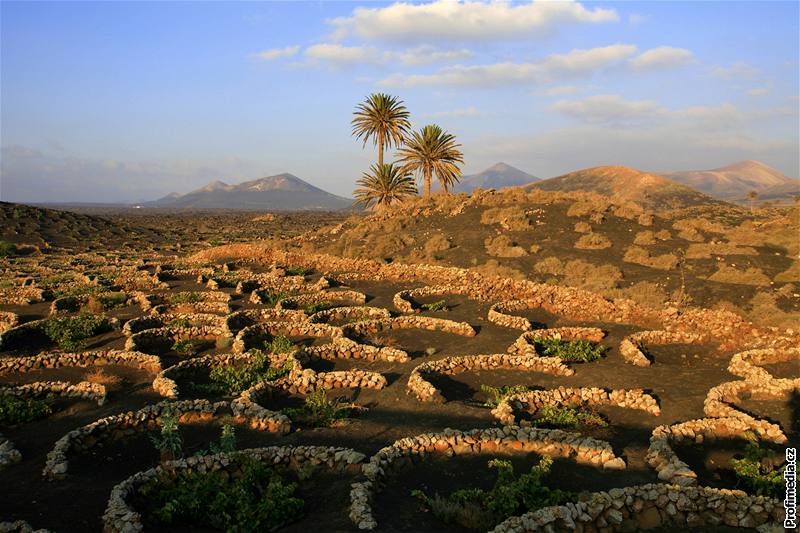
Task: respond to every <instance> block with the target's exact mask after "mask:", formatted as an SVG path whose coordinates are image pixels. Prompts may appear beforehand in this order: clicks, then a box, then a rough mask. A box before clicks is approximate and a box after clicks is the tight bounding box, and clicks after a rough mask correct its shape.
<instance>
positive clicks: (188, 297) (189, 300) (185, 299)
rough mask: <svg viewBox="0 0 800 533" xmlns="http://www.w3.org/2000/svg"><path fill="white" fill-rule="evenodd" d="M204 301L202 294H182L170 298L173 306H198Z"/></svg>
mask: <svg viewBox="0 0 800 533" xmlns="http://www.w3.org/2000/svg"><path fill="white" fill-rule="evenodd" d="M202 301H203V293H201V292H181V293H178V294H173V295H172V296H170V298H169V303H171V304H196V303H198V302H202Z"/></svg>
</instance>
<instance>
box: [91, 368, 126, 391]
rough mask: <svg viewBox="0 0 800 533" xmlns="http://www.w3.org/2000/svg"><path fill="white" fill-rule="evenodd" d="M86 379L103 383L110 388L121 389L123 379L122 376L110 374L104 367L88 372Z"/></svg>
mask: <svg viewBox="0 0 800 533" xmlns="http://www.w3.org/2000/svg"><path fill="white" fill-rule="evenodd" d="M85 379H86V381H89V382H90V383H98V384H100V385H103V386H104V387H105V388H106V389H108V390H116V389H119V388H120V386H121V385H122V381H123V380H122V378H121V377H119V376H117V375H114V374H109V373H107V372H106V371H105V370H103V369H102V368H98V369H96V370H94V371H93V372H90V373H88V374H86V377H85Z"/></svg>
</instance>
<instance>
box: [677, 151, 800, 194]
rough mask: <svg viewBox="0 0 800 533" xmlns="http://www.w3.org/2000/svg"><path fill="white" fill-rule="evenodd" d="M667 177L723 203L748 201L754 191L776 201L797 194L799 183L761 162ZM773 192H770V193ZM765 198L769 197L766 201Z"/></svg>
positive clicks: (750, 162)
mask: <svg viewBox="0 0 800 533" xmlns="http://www.w3.org/2000/svg"><path fill="white" fill-rule="evenodd" d="M665 176H666V177H667V178H669V179H671V180H673V181H677V182H679V183H683V184H684V185H688V186H690V187H693V188H695V189H697V190H698V191H702V192H704V193H706V194H709V195H711V196H714V197H716V198H720V199H722V200H729V201H734V200H741V199H746V198H747V194H748V193H749V192H751V191H756V192H757V193H759V197H761V196H762V191H763V192H766V193H767V194H769V195H771V196H772V198H771V199H773V200H775V199H780V198H779V197H782V198H786V197H787V196H790V195H791V194H792V192H794V194H797V193H798V190H800V181H798V180H793V179H791V178H789V177H787V176H785V175H784V174H782V173H781V172H779V171H777V170H775V169H774V168H771V167H769V166H767V165H765V164H764V163H761V162H759V161H751V160H747V161H740V162H738V163H734V164H732V165H728V166H727V167H722V168H715V169H711V170H687V171H684V172H672V173H669V174H665ZM770 190H772V192H771V193H770V192H769V191H770ZM763 199H766V198H763Z"/></svg>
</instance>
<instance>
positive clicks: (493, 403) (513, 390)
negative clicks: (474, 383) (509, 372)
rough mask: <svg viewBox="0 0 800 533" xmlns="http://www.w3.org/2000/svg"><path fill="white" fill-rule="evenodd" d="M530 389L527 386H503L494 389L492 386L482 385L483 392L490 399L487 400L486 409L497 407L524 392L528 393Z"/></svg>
mask: <svg viewBox="0 0 800 533" xmlns="http://www.w3.org/2000/svg"><path fill="white" fill-rule="evenodd" d="M529 390H530V389H529V388H528V387H526V386H525V385H511V386H503V387H492V386H490V385H481V391H483V392H484V393H485V394H486V395H487V396H489V399H488V400H486V403H484V404H483V405H484V406H485V407H492V408H494V407H497V406H498V405H500V403H501V402H502V401H503V400H505V399H506V398H508V397H509V396H512V395H514V394H521V393H523V392H528V391H529Z"/></svg>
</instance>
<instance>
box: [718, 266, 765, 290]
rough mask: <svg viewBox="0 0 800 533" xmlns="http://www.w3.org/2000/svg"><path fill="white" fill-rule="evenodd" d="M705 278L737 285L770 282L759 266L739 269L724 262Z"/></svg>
mask: <svg viewBox="0 0 800 533" xmlns="http://www.w3.org/2000/svg"><path fill="white" fill-rule="evenodd" d="M707 279H708V280H709V281H717V282H719V283H734V284H737V285H769V283H770V279H769V278H768V277H767V276H766V275H765V274H764V272H762V271H761V269H760V268H756V267H750V268H747V269H744V270H739V269H737V268H736V267H734V266H728V265H726V264H724V263H722V264H720V265H719V268H718V269H717V271H716V272H714V273H713V274H711V275H710V276H709V277H708V278H707Z"/></svg>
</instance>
